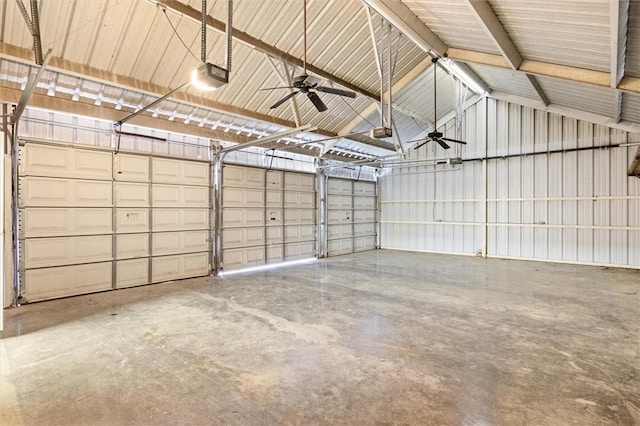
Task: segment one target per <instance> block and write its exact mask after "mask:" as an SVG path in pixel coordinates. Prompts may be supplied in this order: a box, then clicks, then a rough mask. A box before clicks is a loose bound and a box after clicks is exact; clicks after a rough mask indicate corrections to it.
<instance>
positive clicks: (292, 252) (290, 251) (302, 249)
mask: <svg viewBox="0 0 640 426" xmlns="http://www.w3.org/2000/svg"><path fill="white" fill-rule="evenodd" d="M284 249H285V259H286V260H295V259H302V258H309V257H313V256H314V255H315V253H314V250H313V242H310V241H307V242H301V243H293V244H287V245H285V247H284Z"/></svg>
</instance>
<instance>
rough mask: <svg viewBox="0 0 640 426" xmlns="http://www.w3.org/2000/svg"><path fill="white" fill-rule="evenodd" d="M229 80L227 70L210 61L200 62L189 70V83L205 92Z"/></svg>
mask: <svg viewBox="0 0 640 426" xmlns="http://www.w3.org/2000/svg"><path fill="white" fill-rule="evenodd" d="M228 82H229V72H228V71H227V70H225V69H224V68H220V67H218V66H216V65H213V64H212V63H210V62H205V63H203V64H200V66H199V67H198V68H196V69H194V70H193V71H192V72H191V84H192V85H193V86H195V87H197V88H198V89H200V90H203V91H205V92H208V91H211V90H216V89H217V88H218V87H221V86H224V85H225V84H227V83H228Z"/></svg>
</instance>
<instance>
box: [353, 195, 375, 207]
mask: <svg viewBox="0 0 640 426" xmlns="http://www.w3.org/2000/svg"><path fill="white" fill-rule="evenodd" d="M353 207H354V208H356V209H375V208H376V199H375V197H367V196H355V197H353Z"/></svg>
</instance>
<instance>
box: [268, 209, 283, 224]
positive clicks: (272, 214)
mask: <svg viewBox="0 0 640 426" xmlns="http://www.w3.org/2000/svg"><path fill="white" fill-rule="evenodd" d="M267 225H268V226H274V225H282V210H281V209H277V208H267Z"/></svg>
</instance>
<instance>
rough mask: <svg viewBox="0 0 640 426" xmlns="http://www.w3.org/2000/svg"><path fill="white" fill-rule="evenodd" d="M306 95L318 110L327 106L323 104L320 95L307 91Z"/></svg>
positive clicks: (320, 110) (322, 109) (324, 109)
mask: <svg viewBox="0 0 640 426" xmlns="http://www.w3.org/2000/svg"><path fill="white" fill-rule="evenodd" d="M307 97H308V98H309V100H311V102H313V105H314V106H315V107H316V109H317V110H318V112H322V111H326V110H327V106H326V105H325V104H324V102H322V99H320V96H318V94H317V93H315V92H309V93H307Z"/></svg>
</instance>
